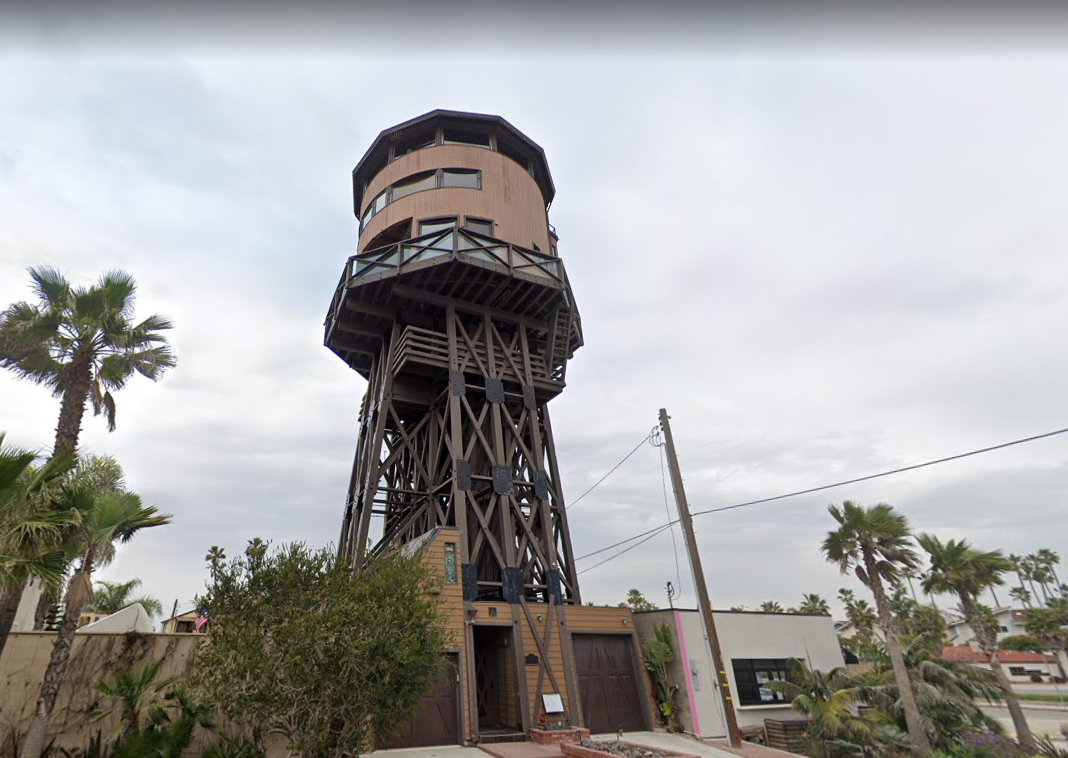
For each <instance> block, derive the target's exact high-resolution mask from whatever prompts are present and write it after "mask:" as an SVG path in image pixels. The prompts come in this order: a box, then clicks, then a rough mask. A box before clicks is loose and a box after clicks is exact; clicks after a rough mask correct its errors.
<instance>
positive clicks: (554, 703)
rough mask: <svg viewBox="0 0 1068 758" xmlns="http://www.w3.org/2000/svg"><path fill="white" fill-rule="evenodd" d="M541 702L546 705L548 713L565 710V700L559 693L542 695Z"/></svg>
mask: <svg viewBox="0 0 1068 758" xmlns="http://www.w3.org/2000/svg"><path fill="white" fill-rule="evenodd" d="M541 702H542V704H543V705H544V706H545V712H546V713H563V712H564V701H563V699H562V698H561V697H560V696H559V695H556V694H552V695H542V696H541Z"/></svg>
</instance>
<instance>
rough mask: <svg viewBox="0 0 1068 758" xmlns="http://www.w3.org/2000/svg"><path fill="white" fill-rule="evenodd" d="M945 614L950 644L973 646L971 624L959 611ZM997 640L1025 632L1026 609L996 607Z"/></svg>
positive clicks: (947, 637)
mask: <svg viewBox="0 0 1068 758" xmlns="http://www.w3.org/2000/svg"><path fill="white" fill-rule="evenodd" d="M943 615H944V616H946V629H947V631H946V639H947V640H948V641H949V644H951V645H972V646H973V647H974V646H975V643H976V639H975V632H974V631H973V630H972V626H971V624H969V623H968V622H967V621H965V620H964V617H963V616H962V615H961V614H959V613H953V612H950V613H943ZM994 615H995V616H996V617H997V620H998V642H1000V641H1001V640H1003V639H1005V638H1006V637H1011V636H1012V635H1014V634H1027V611H1026V610H1022V609H1019V608H1008V607H1003V608H996V609H994Z"/></svg>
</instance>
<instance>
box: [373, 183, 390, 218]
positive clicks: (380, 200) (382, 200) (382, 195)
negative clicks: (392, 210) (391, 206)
mask: <svg viewBox="0 0 1068 758" xmlns="http://www.w3.org/2000/svg"><path fill="white" fill-rule="evenodd" d="M388 193H389V189H388V188H387V189H384V190H382V191H381V192H379V193H378V197H376V198H375V200H374V203H373V205H374V207H375V213H380V212H381V211H382V209H383V208H385V207H386V203H387V202H388V200H387V199H386V196H387V194H388Z"/></svg>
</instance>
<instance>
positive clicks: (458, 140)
mask: <svg viewBox="0 0 1068 758" xmlns="http://www.w3.org/2000/svg"><path fill="white" fill-rule="evenodd" d="M442 137H443V138H444V139H443V140H442V143H441V144H443V145H474V146H476V147H484V148H486V149H487V150H488V149H489V146H490V138H489V134H488V133H479V132H469V131H465V130H463V129H445V130H444V131H443V133H442Z"/></svg>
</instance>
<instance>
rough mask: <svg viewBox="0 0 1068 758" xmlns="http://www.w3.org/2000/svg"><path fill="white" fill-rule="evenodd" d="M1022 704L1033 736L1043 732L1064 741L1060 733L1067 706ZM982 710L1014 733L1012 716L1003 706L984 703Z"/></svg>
mask: <svg viewBox="0 0 1068 758" xmlns="http://www.w3.org/2000/svg"><path fill="white" fill-rule="evenodd" d="M1023 706H1024V715H1025V716H1026V717H1027V723H1028V724H1030V725H1031V731H1032V732H1034V734H1035V736H1038V735H1040V734H1045V735H1047V736H1048V737H1050V738H1051V739H1052V740H1054V741H1055V742H1057V743H1059V744H1062V745H1063V744H1064V743H1065V739H1064V737H1063V736H1062V735H1061V724H1068V707H1049V706H1033V705H1032V704H1030V703H1024V704H1023ZM983 711H984V712H985V713H987V714H988V715H990V716H993V717H994V718H995V719H997V720H998V721H999V722H1000V723H1001V724H1002V726H1004V727H1005V731H1007V732H1009V733H1012V734H1015V731H1016V730H1015V729H1013V726H1012V718H1011V717H1010V716H1009V711H1008V709H1007V708H1005V706H1003V705H984V706H983Z"/></svg>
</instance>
